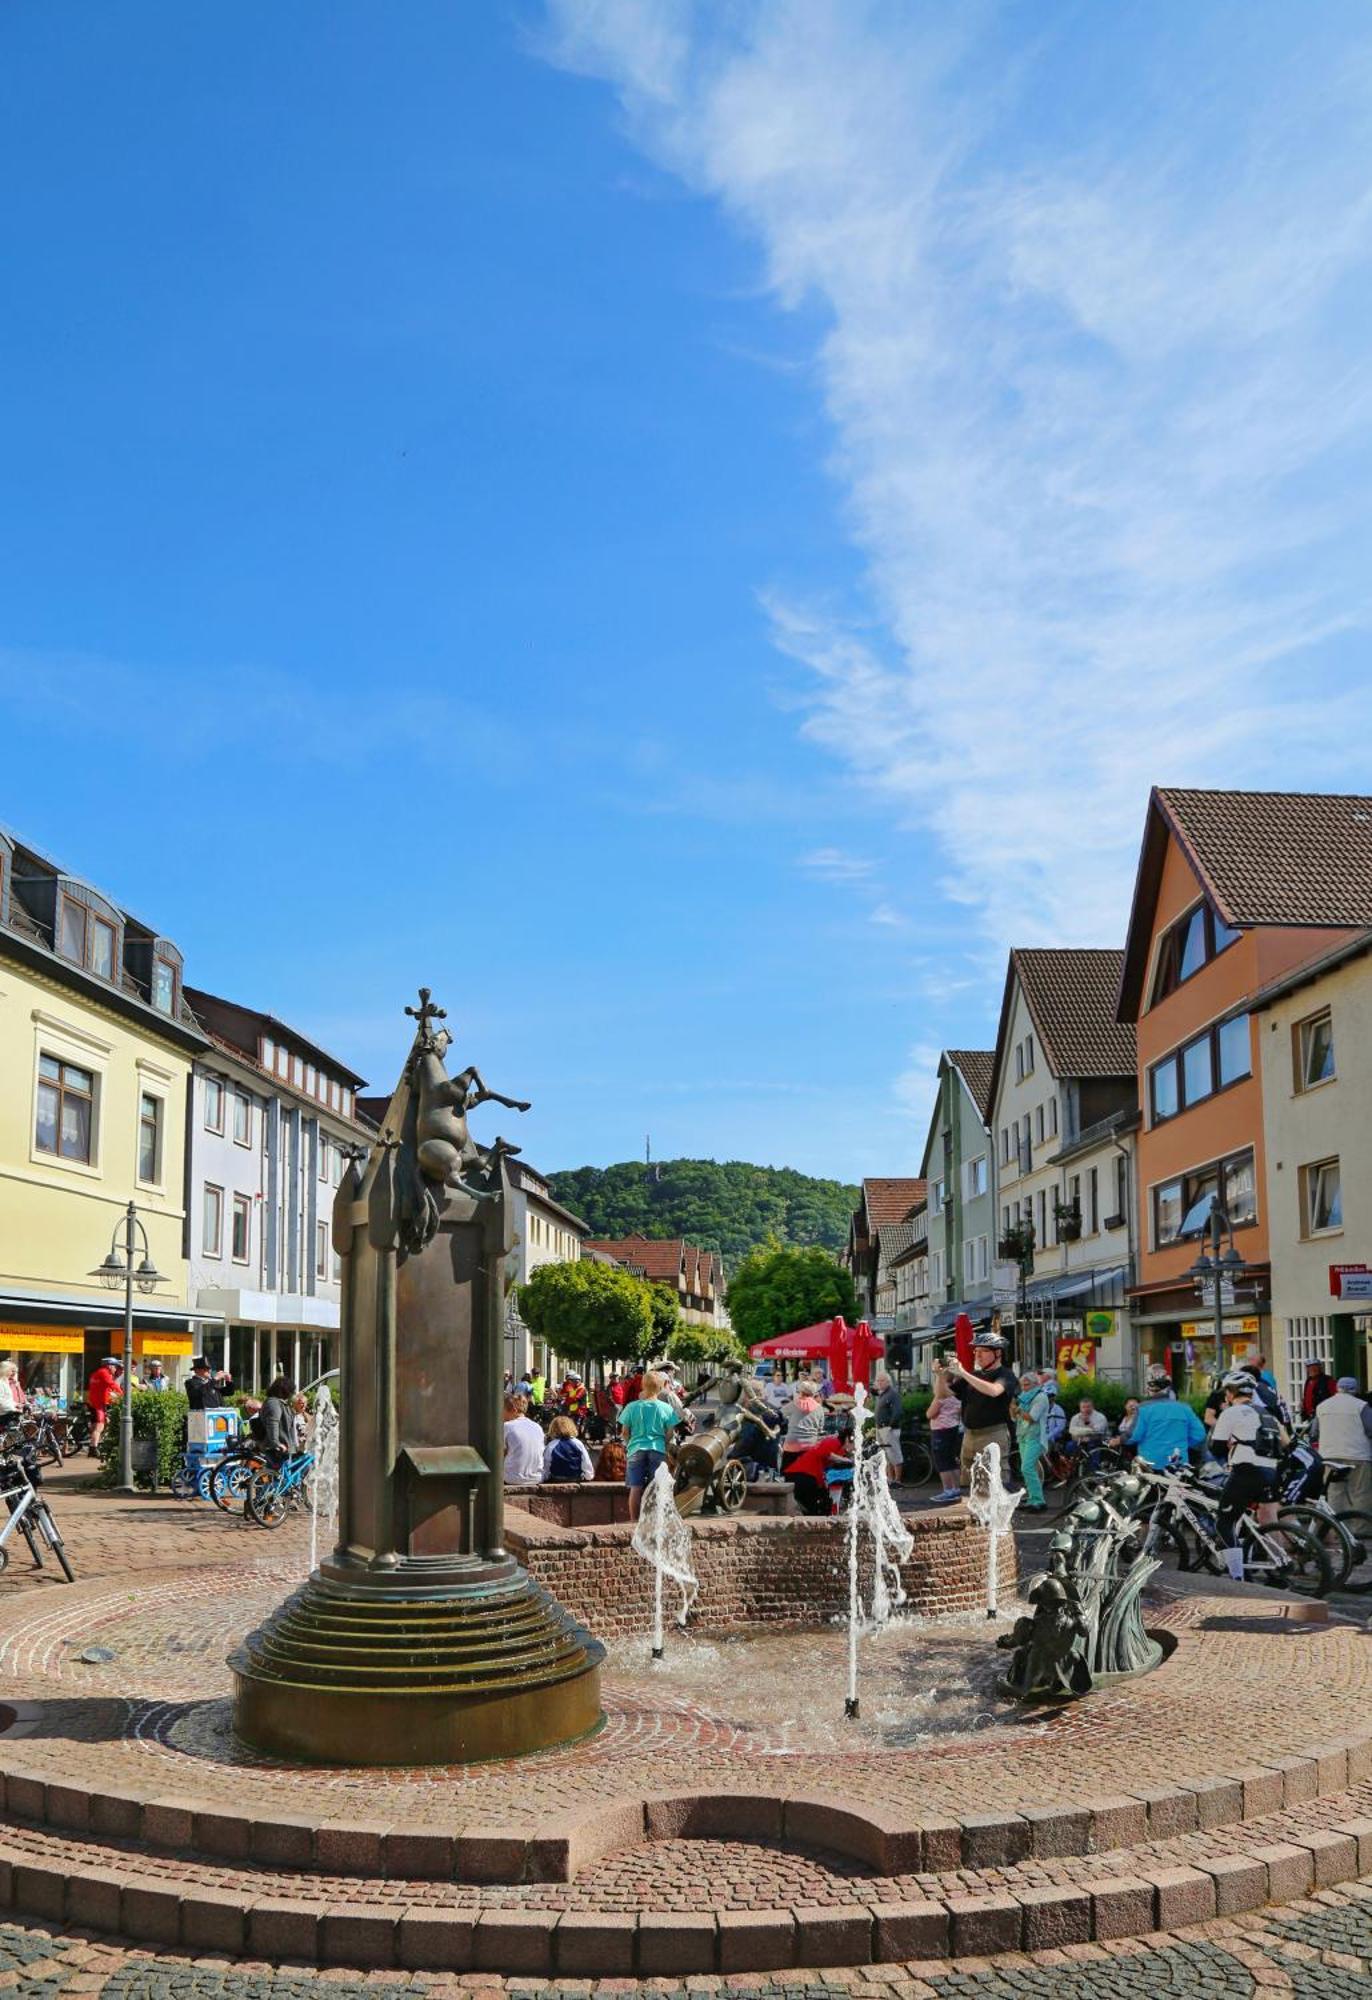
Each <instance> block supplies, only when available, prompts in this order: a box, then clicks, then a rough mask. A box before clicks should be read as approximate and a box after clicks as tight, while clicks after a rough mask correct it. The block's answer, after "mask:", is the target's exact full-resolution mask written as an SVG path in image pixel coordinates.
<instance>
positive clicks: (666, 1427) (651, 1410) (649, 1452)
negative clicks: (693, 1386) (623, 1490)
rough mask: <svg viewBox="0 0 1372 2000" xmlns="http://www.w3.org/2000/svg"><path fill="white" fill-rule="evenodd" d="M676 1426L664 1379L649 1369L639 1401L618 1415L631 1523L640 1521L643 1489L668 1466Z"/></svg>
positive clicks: (625, 1407) (628, 1405) (675, 1415)
mask: <svg viewBox="0 0 1372 2000" xmlns="http://www.w3.org/2000/svg"><path fill="white" fill-rule="evenodd" d="M676 1423H677V1414H676V1411H675V1410H674V1409H673V1408H672V1406H671V1404H670V1403H669V1402H668V1401H667V1399H666V1397H665V1396H664V1395H663V1393H662V1377H661V1376H660V1375H657V1374H655V1373H654V1372H653V1370H652V1369H651V1368H650V1369H649V1370H648V1372H647V1374H646V1375H645V1376H644V1377H643V1386H642V1388H641V1389H640V1390H639V1393H638V1397H637V1400H636V1401H634V1402H632V1403H626V1404H625V1405H624V1408H623V1409H622V1410H621V1411H620V1414H619V1424H620V1429H621V1430H622V1431H623V1432H624V1446H625V1451H626V1453H627V1463H626V1465H625V1470H624V1477H625V1480H626V1481H627V1483H628V1487H629V1519H630V1520H631V1521H636V1520H637V1519H638V1515H639V1509H640V1508H641V1507H642V1505H643V1491H644V1488H645V1487H646V1486H648V1485H650V1484H651V1482H652V1480H653V1479H654V1478H655V1477H656V1475H657V1469H658V1467H659V1466H660V1465H665V1464H666V1461H667V1437H668V1433H669V1432H670V1431H672V1430H673V1429H674V1428H675V1426H676Z"/></svg>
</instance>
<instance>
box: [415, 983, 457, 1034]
mask: <svg viewBox="0 0 1372 2000" xmlns="http://www.w3.org/2000/svg"><path fill="white" fill-rule="evenodd" d="M430 991H431V989H430V988H429V987H427V986H421V987H420V989H419V1005H418V1006H417V1007H407V1008H406V1009H405V1012H406V1013H407V1014H408V1015H409V1016H410V1019H411V1020H412V1021H418V1023H419V1032H420V1034H421V1035H422V1036H423V1037H424V1040H425V1041H426V1042H432V1041H433V1023H434V1022H435V1021H446V1020H447V1018H448V1010H447V1008H446V1007H435V1006H434V1004H433V1002H432V1000H431V999H430V998H429V994H430Z"/></svg>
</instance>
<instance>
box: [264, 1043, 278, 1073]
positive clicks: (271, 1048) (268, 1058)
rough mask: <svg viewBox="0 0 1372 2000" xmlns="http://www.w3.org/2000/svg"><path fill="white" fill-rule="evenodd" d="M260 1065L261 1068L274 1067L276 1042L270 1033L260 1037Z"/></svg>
mask: <svg viewBox="0 0 1372 2000" xmlns="http://www.w3.org/2000/svg"><path fill="white" fill-rule="evenodd" d="M262 1067H263V1069H275V1067H276V1043H275V1042H274V1041H273V1040H272V1038H271V1036H270V1035H264V1036H263V1037H262Z"/></svg>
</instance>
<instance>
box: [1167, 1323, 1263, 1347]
mask: <svg viewBox="0 0 1372 2000" xmlns="http://www.w3.org/2000/svg"><path fill="white" fill-rule="evenodd" d="M1261 1332H1262V1321H1261V1320H1257V1319H1227V1320H1226V1321H1225V1322H1224V1337H1225V1339H1226V1340H1256V1338H1257V1337H1258V1335H1259V1334H1260V1333H1261ZM1181 1337H1182V1339H1183V1340H1209V1341H1212V1342H1213V1340H1214V1338H1215V1322H1214V1321H1213V1320H1212V1319H1187V1320H1183V1321H1182V1327H1181Z"/></svg>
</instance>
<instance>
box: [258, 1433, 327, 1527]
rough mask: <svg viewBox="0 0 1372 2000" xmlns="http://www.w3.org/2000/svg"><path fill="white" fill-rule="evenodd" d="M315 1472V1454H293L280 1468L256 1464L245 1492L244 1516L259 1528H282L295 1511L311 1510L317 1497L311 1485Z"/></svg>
mask: <svg viewBox="0 0 1372 2000" xmlns="http://www.w3.org/2000/svg"><path fill="white" fill-rule="evenodd" d="M313 1468H314V1453H313V1452H312V1451H296V1452H292V1453H291V1455H290V1457H289V1458H287V1459H284V1460H283V1461H282V1462H281V1463H280V1464H277V1465H272V1464H269V1463H267V1462H266V1461H265V1460H254V1461H253V1462H252V1464H251V1466H250V1468H249V1474H248V1481H247V1485H246V1487H245V1488H244V1494H243V1499H244V1512H245V1514H246V1515H247V1516H248V1517H249V1518H250V1519H251V1520H254V1521H256V1523H257V1525H258V1527H259V1528H279V1527H280V1526H281V1523H282V1522H283V1521H284V1520H285V1518H286V1516H287V1514H288V1513H290V1512H291V1511H292V1509H296V1510H299V1509H301V1508H310V1507H313V1505H314V1495H313V1493H312V1491H311V1489H310V1487H309V1485H308V1483H307V1481H308V1476H309V1474H310V1472H311V1471H312V1470H313Z"/></svg>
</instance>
